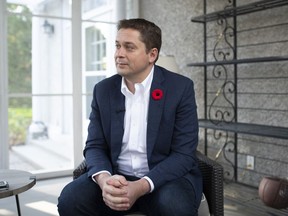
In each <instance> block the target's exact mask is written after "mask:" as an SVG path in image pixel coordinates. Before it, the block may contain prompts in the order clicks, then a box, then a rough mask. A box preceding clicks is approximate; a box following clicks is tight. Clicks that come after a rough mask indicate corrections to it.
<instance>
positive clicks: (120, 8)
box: [115, 0, 126, 22]
mask: <svg viewBox="0 0 288 216" xmlns="http://www.w3.org/2000/svg"><path fill="white" fill-rule="evenodd" d="M122 19H126V0H116V13H115V21H116V22H118V21H119V20H122Z"/></svg>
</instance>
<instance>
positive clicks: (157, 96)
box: [152, 89, 163, 100]
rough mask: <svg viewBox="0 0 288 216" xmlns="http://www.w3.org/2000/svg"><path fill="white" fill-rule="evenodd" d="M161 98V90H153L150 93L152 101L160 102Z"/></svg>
mask: <svg viewBox="0 0 288 216" xmlns="http://www.w3.org/2000/svg"><path fill="white" fill-rule="evenodd" d="M162 97H163V91H162V90H161V89H155V90H154V91H153V92H152V98H153V99H154V100H160V99H161V98H162Z"/></svg>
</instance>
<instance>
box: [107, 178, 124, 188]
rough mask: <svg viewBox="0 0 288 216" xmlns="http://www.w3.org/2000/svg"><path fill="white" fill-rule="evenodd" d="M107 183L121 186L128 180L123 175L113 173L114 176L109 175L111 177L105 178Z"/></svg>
mask: <svg viewBox="0 0 288 216" xmlns="http://www.w3.org/2000/svg"><path fill="white" fill-rule="evenodd" d="M107 184H109V185H113V186H114V187H122V186H127V185H128V181H127V180H126V178H125V177H124V176H121V175H114V176H111V178H109V179H108V180H107Z"/></svg>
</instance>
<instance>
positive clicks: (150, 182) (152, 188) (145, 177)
mask: <svg viewBox="0 0 288 216" xmlns="http://www.w3.org/2000/svg"><path fill="white" fill-rule="evenodd" d="M143 178H144V179H146V180H147V181H148V183H149V185H150V193H151V192H152V191H153V190H154V183H153V181H152V180H151V179H150V178H149V177H148V176H144V177H143Z"/></svg>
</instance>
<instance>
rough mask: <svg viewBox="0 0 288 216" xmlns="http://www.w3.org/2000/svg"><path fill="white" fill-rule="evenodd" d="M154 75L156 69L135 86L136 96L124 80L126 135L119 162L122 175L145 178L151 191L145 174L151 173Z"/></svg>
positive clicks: (151, 186) (150, 182) (151, 187)
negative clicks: (150, 107) (149, 130)
mask: <svg viewBox="0 0 288 216" xmlns="http://www.w3.org/2000/svg"><path fill="white" fill-rule="evenodd" d="M153 73H154V67H153V68H152V70H151V72H150V73H149V75H148V76H147V77H146V79H145V80H144V81H143V82H142V83H136V84H135V93H134V94H133V93H132V92H130V91H129V89H128V87H127V85H126V83H125V80H124V78H122V85H121V92H122V94H123V95H124V96H125V117H124V135H123V139H122V148H121V152H120V155H119V157H118V160H117V164H118V171H119V172H120V173H123V174H125V175H130V176H136V177H139V178H142V177H144V178H145V179H146V180H147V181H148V182H149V184H150V189H151V191H152V190H153V189H154V184H153V182H152V181H151V179H150V178H148V177H147V176H145V174H146V173H148V172H149V167H148V161H147V148H146V146H147V142H146V136H147V115H148V105H149V96H150V88H151V83H152V79H153Z"/></svg>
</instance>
